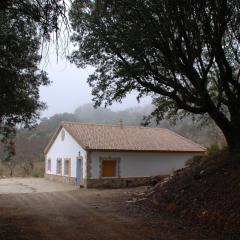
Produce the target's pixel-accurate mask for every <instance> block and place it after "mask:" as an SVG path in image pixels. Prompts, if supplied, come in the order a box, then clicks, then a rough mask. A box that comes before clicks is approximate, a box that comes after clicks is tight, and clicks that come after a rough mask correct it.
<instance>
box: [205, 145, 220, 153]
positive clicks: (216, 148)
mask: <svg viewBox="0 0 240 240" xmlns="http://www.w3.org/2000/svg"><path fill="white" fill-rule="evenodd" d="M220 150H221V147H220V146H219V144H216V143H215V144H212V145H210V147H208V148H207V154H208V155H213V154H215V153H217V152H219V151H220Z"/></svg>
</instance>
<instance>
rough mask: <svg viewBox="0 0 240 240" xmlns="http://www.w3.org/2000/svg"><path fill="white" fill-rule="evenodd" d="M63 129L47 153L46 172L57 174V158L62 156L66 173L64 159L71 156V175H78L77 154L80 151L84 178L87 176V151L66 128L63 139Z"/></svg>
mask: <svg viewBox="0 0 240 240" xmlns="http://www.w3.org/2000/svg"><path fill="white" fill-rule="evenodd" d="M61 131H62V130H61ZM61 131H60V132H59V134H58V136H57V138H56V139H55V141H54V143H53V144H52V146H51V148H50V150H49V151H48V153H47V154H46V157H45V161H46V164H45V166H46V167H45V168H46V173H48V174H54V175H56V174H57V159H58V158H61V159H62V175H64V159H65V158H70V159H71V177H76V171H77V167H76V164H77V156H78V154H79V151H80V153H81V156H83V161H82V170H83V171H82V174H83V178H86V158H87V153H86V151H85V150H84V149H83V148H82V147H81V146H80V145H79V144H78V143H77V142H76V141H75V139H74V138H73V137H72V136H71V135H70V134H69V133H68V132H67V131H66V130H65V129H64V131H65V138H64V140H63V141H62V139H61ZM48 159H51V172H48V171H47V161H48Z"/></svg>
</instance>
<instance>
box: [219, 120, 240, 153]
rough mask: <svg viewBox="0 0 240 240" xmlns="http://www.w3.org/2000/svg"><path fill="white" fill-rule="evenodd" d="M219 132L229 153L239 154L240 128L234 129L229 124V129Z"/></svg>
mask: <svg viewBox="0 0 240 240" xmlns="http://www.w3.org/2000/svg"><path fill="white" fill-rule="evenodd" d="M239 125H240V123H239ZM221 130H222V132H223V134H224V136H225V138H226V141H227V144H228V147H229V150H230V152H240V126H239V127H236V126H235V125H234V124H231V127H230V128H227V129H221Z"/></svg>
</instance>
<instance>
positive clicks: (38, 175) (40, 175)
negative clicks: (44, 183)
mask: <svg viewBox="0 0 240 240" xmlns="http://www.w3.org/2000/svg"><path fill="white" fill-rule="evenodd" d="M32 177H35V178H39V177H43V173H42V172H41V171H33V172H32Z"/></svg>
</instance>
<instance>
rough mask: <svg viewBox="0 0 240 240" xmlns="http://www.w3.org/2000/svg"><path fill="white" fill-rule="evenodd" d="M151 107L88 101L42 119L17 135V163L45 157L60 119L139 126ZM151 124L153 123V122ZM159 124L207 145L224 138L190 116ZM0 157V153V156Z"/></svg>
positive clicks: (20, 130) (36, 160)
mask: <svg viewBox="0 0 240 240" xmlns="http://www.w3.org/2000/svg"><path fill="white" fill-rule="evenodd" d="M152 110H153V108H152V106H151V105H148V106H143V107H136V108H129V109H126V110H123V111H112V110H110V109H106V108H98V109H95V108H93V106H92V105H91V104H86V105H83V106H80V107H78V108H77V109H76V110H75V112H74V113H62V114H55V115H54V116H52V117H50V118H43V119H41V121H40V123H39V124H38V125H37V126H36V127H35V128H33V129H31V130H26V129H19V131H18V133H17V137H16V157H15V160H16V163H17V164H18V165H19V164H21V163H23V162H27V163H29V162H39V161H43V160H44V156H43V149H44V147H45V146H46V145H47V143H48V141H49V139H50V137H51V135H52V134H53V132H54V131H55V130H56V128H57V127H58V125H59V123H60V122H61V121H80V122H84V123H88V122H92V123H103V124H119V121H120V120H122V121H123V124H124V125H136V126H139V125H141V123H142V121H143V117H144V116H146V115H149V114H150V113H151V111H152ZM151 126H156V124H155V123H154V122H152V123H151ZM159 126H160V127H164V128H169V129H172V130H174V131H176V132H177V133H179V134H181V135H183V136H185V137H188V138H190V139H192V140H194V141H196V142H198V143H201V144H204V145H205V146H208V145H210V144H212V143H222V142H223V138H222V136H221V134H220V133H219V131H218V130H217V128H216V127H214V126H210V127H205V128H199V127H198V126H196V124H195V123H193V122H192V120H191V119H187V118H185V119H183V120H182V121H178V122H177V123H176V125H175V126H171V125H170V124H169V122H168V121H167V120H163V121H162V122H161V124H160V125H159ZM0 157H1V158H3V155H2V154H1V155H0Z"/></svg>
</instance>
